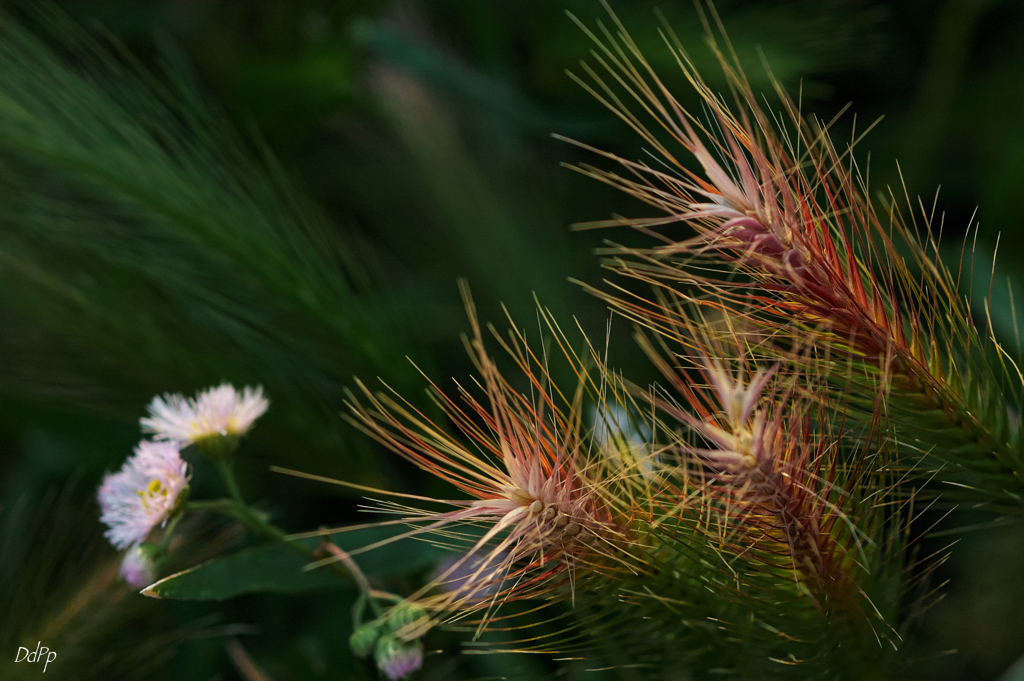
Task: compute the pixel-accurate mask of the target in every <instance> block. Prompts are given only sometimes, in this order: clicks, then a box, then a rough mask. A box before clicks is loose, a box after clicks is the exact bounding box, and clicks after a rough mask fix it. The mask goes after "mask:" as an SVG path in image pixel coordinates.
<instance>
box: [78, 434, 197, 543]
mask: <svg viewBox="0 0 1024 681" xmlns="http://www.w3.org/2000/svg"><path fill="white" fill-rule="evenodd" d="M178 448H179V444H178V443H177V442H150V441H148V440H143V441H142V442H140V443H139V444H138V446H137V447H136V448H135V454H134V455H133V456H132V457H130V458H129V459H128V460H127V461H126V462H125V464H124V466H123V467H122V468H121V470H119V471H118V472H117V473H108V474H107V475H106V477H104V478H103V483H102V484H101V485H100V488H99V491H98V493H97V497H98V499H99V503H100V510H101V511H102V514H101V515H100V520H101V521H103V523H105V524H106V525H107V527H108V528H109V529H108V530H107V531H106V532H104V533H103V536H105V537H106V538H107V539H109V540H110V543H111V544H113V545H114V546H115V547H116V548H119V549H124V548H128V547H129V546H132V545H133V544H139V543H140V542H142V540H144V539H145V538H146V536H147V535H148V534H149V532H150V530H152V529H153V528H154V527H156V525H158V524H161V523H164V522H166V521H167V518H168V517H170V516H171V515H172V513H173V512H174V511H175V510H176V509H177V507H178V504H179V501H183V500H184V498H183V496H182V494H183V492H184V490H185V489H186V488H187V487H188V481H189V477H190V476H189V475H188V465H187V464H186V463H185V462H184V461H182V460H181V455H180V454H179V452H178Z"/></svg>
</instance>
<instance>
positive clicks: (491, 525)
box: [349, 293, 620, 628]
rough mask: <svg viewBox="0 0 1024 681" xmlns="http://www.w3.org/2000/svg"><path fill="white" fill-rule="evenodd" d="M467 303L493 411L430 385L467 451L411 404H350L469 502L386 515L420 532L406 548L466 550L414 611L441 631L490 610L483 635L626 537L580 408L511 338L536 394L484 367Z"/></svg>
mask: <svg viewBox="0 0 1024 681" xmlns="http://www.w3.org/2000/svg"><path fill="white" fill-rule="evenodd" d="M466 297H467V306H468V309H469V312H470V324H471V327H472V336H471V337H470V338H469V339H467V348H468V350H469V353H470V355H471V356H472V358H473V361H474V364H475V366H476V369H477V371H478V375H479V379H480V383H479V384H478V385H479V387H480V388H481V389H482V390H483V392H484V393H485V394H486V400H485V401H480V400H478V398H477V397H475V396H474V394H473V393H471V392H470V391H469V390H467V389H465V388H462V387H461V386H460V388H459V391H460V397H461V401H460V402H457V401H456V400H454V399H452V398H451V397H449V396H447V395H446V394H445V393H444V392H443V391H442V390H441V389H439V388H438V387H437V386H436V385H435V384H433V383H431V390H430V393H431V395H432V397H433V398H434V399H435V401H436V402H437V403H438V405H439V406H440V407H441V408H442V409H443V410H444V413H445V415H446V416H447V417H448V419H450V420H451V422H452V423H454V424H455V426H456V428H457V429H458V431H459V433H460V434H461V436H462V437H463V438H464V440H463V439H456V438H454V437H452V436H450V435H448V434H447V433H446V432H445V431H444V429H443V428H442V427H441V426H440V425H438V424H437V423H435V422H434V421H432V420H431V419H430V418H429V417H428V416H426V415H425V414H424V413H423V412H421V411H419V410H417V409H416V408H415V407H414V406H412V405H411V404H410V403H409V402H407V401H405V400H402V399H401V398H398V397H397V396H393V395H388V394H384V393H376V394H375V393H373V392H371V391H370V390H369V389H368V388H367V387H366V386H364V385H362V384H360V388H361V389H362V392H363V394H362V395H361V396H356V395H354V394H350V396H349V406H350V408H351V410H352V415H351V416H350V417H349V421H350V422H351V423H353V424H354V425H355V426H356V427H357V428H359V429H360V430H362V431H363V432H365V433H366V434H368V435H370V436H371V437H372V438H374V439H375V440H377V441H378V442H379V443H381V444H382V445H384V446H385V447H386V448H388V449H390V450H391V451H393V452H395V453H397V454H399V455H400V456H402V457H404V458H406V459H407V460H409V461H411V462H412V463H414V464H415V465H416V466H418V467H419V468H421V469H423V470H425V471H427V472H428V473H430V474H431V475H434V476H436V477H438V478H440V479H442V480H445V481H447V482H449V483H451V484H452V485H454V486H455V487H456V488H458V489H459V490H460V491H462V492H463V493H465V494H466V495H467V497H468V498H467V499H466V500H435V499H428V498H425V497H417V496H412V495H394V496H398V497H403V498H406V499H413V500H416V501H419V502H434V503H442V504H446V505H449V506H454V507H455V508H454V510H448V511H441V512H433V511H429V510H424V509H420V508H416V507H412V506H407V505H400V504H397V503H393V504H392V503H388V504H385V505H384V507H383V509H382V510H385V511H386V512H389V513H397V514H401V515H402V516H403V517H402V518H401V519H400V520H397V521H390V522H391V523H392V524H408V525H412V526H414V527H415V529H413V530H411V531H408V532H406V533H404V534H403V535H401V536H400V537H411V536H417V535H424V534H425V533H430V534H431V535H433V537H434V538H433V539H429V540H431V541H441V542H446V543H451V544H455V545H457V546H459V547H461V548H460V551H461V552H462V555H461V557H459V558H458V559H456V560H454V561H449V562H447V563H446V565H445V568H444V569H443V570H442V571H441V572H440V574H438V575H437V576H436V579H435V580H434V581H433V582H432V583H431V584H429V585H427V586H426V587H424V588H423V589H421V590H420V591H419V592H417V593H416V594H413V595H411V596H410V597H409V600H410V601H415V602H416V603H417V604H418V605H419V606H420V607H423V608H424V609H425V610H427V611H428V612H429V613H430V614H431V616H432V617H433V618H434V621H437V620H441V619H444V618H456V617H461V616H465V615H466V614H467V613H469V612H472V611H474V610H480V609H484V610H485V611H486V612H485V616H484V619H483V620H482V621H481V624H480V626H481V628H483V627H484V625H485V624H486V621H487V619H488V617H489V616H490V612H491V610H492V608H493V607H494V606H495V605H497V604H501V603H504V602H508V601H512V600H518V599H524V598H536V597H557V596H559V595H568V594H571V592H572V589H573V588H574V583H575V580H576V579H577V578H578V577H580V576H582V575H578V574H577V572H578V571H579V572H583V571H584V570H583V568H597V567H598V565H597V564H598V563H600V562H602V560H603V559H604V557H606V556H608V555H610V547H611V546H612V545H613V543H614V542H616V541H618V538H619V536H620V535H619V532H618V530H617V529H616V527H615V524H614V523H613V520H612V515H611V513H610V511H609V510H608V507H607V505H606V504H605V502H604V501H603V499H602V495H603V492H602V491H601V488H602V485H603V484H604V481H603V480H602V479H600V476H599V474H598V470H599V469H598V467H597V466H595V465H593V464H592V463H590V462H589V461H588V453H589V451H590V448H591V445H590V443H589V436H588V435H587V433H586V432H585V431H584V430H583V429H582V428H581V423H580V419H581V415H580V403H579V399H578V397H577V398H576V399H574V400H572V401H567V400H565V398H563V397H562V396H561V395H560V394H559V393H557V392H556V391H555V390H554V388H553V387H552V386H551V385H550V382H549V376H548V375H547V371H546V369H545V365H544V363H543V361H541V360H540V359H539V358H538V357H537V356H535V355H534V354H533V353H532V352H531V351H530V349H529V347H528V346H527V345H526V344H525V340H524V339H523V338H522V337H521V336H519V335H517V334H515V333H513V334H510V340H509V341H501V343H502V345H503V347H504V348H505V349H506V350H507V351H508V352H509V354H510V355H511V356H512V357H513V359H514V360H515V362H516V364H517V365H518V367H519V368H520V369H521V370H522V371H523V372H524V374H525V376H526V378H527V380H528V382H529V385H530V393H529V394H524V393H522V392H519V391H517V390H516V389H515V388H513V387H512V385H511V384H510V383H509V382H508V381H507V380H506V379H505V378H504V377H503V376H502V375H501V373H499V371H498V369H497V367H496V366H495V364H494V362H493V361H492V360H491V358H490V356H489V355H488V353H487V351H486V349H485V347H484V342H483V334H482V331H481V328H480V325H479V323H478V322H477V320H476V317H475V314H474V312H473V307H472V302H471V301H470V300H469V298H468V293H466ZM499 341H500V339H499ZM372 491H375V492H378V493H380V494H384V495H388V494H389V493H388V492H385V491H381V490H372ZM471 527H475V528H479V529H478V530H477V531H476V532H475V534H474V533H473V532H472V531H467V528H471ZM481 532H482V534H481ZM400 537H396V538H394V539H392V540H390V541H394V540H395V539H398V538H400ZM438 537H440V538H441V539H438ZM372 548H374V546H370V547H364V548H363V549H361V550H360V551H355V552H351V555H356V554H357V553H360V552H361V551H366V550H370V549H372ZM435 587H441V588H440V590H437V589H436V588H435ZM563 587H567V588H563Z"/></svg>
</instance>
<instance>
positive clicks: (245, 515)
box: [185, 459, 365, 591]
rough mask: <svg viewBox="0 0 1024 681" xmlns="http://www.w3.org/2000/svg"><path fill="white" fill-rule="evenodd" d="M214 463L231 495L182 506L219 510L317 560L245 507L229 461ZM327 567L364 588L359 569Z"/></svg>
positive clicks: (309, 551) (271, 524)
mask: <svg viewBox="0 0 1024 681" xmlns="http://www.w3.org/2000/svg"><path fill="white" fill-rule="evenodd" d="M216 463H217V469H218V470H219V471H220V474H221V477H223V478H224V484H225V485H226V486H227V488H228V492H229V493H230V494H231V498H230V499H214V500H211V501H188V502H186V503H185V508H186V509H187V510H202V509H205V510H211V511H217V512H219V513H223V514H225V515H228V516H230V517H232V518H234V519H235V520H238V521H239V522H241V523H242V524H243V525H245V526H246V527H248V528H249V529H250V530H252V531H254V532H256V533H257V534H262V535H265V536H268V537H270V538H271V539H274V540H276V541H279V542H281V543H282V544H285V545H286V546H288V547H290V548H291V549H292V550H294V551H296V552H298V553H301V554H302V555H303V556H305V557H307V558H311V559H313V560H314V561H317V560H321V558H322V557H321V556H320V555H318V554H317V553H316V552H315V551H313V550H312V549H309V548H307V547H305V546H303V545H302V544H300V543H298V542H296V541H293V540H291V539H289V538H288V533H286V532H285V531H284V530H282V529H281V528H279V527H277V526H276V525H274V524H273V523H271V522H270V521H268V520H267V519H266V518H265V517H264V516H263V515H261V514H260V513H257V512H256V511H254V510H252V509H251V508H249V505H248V504H246V503H245V499H244V498H243V497H242V492H241V490H240V489H239V488H238V482H237V481H236V480H235V474H234V472H233V471H232V470H231V466H230V464H228V463H227V461H225V460H224V459H217V460H216ZM327 567H328V568H329V569H330V570H331V571H332V572H334V573H335V574H337V575H339V576H341V577H343V578H344V579H345V580H353V579H354V580H355V581H356V583H357V584H358V585H359V586H360V590H363V591H365V589H364V588H363V581H365V577H363V576H362V573H361V572H360V573H358V574H357V573H356V572H352V573H351V574H349V572H347V571H346V570H345V569H344V568H343V567H342V566H341V565H338V564H337V563H329V564H328V566H327ZM358 569H359V568H358V567H356V570H358Z"/></svg>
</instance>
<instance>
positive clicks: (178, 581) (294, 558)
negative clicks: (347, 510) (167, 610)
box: [142, 527, 448, 601]
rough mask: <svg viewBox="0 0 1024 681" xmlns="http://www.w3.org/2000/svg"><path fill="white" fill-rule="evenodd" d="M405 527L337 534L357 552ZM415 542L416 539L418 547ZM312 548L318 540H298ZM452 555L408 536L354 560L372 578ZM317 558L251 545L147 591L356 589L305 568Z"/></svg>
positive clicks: (326, 572)
mask: <svg viewBox="0 0 1024 681" xmlns="http://www.w3.org/2000/svg"><path fill="white" fill-rule="evenodd" d="M404 530H405V528H395V527H369V528H365V529H360V530H352V531H349V532H345V533H342V534H339V535H336V536H335V538H334V543H335V544H336V545H338V546H339V547H341V548H342V550H344V551H355V550H356V549H358V548H361V547H364V546H369V545H370V544H374V543H376V542H379V541H382V540H385V539H387V538H389V537H393V536H395V535H396V534H399V533H401V532H402V531H404ZM413 542H416V543H415V545H414V544H413ZM295 543H296V544H299V545H301V546H303V547H305V548H307V549H309V550H313V549H315V548H316V547H317V545H318V544H319V543H320V539H318V538H310V539H300V540H297V541H296V542H295ZM447 553H448V551H446V550H445V549H443V548H440V547H436V546H433V545H432V544H426V543H424V542H419V541H417V540H416V539H403V540H399V541H395V542H393V543H391V544H386V545H384V546H382V547H380V548H378V549H374V550H373V551H369V552H367V553H365V554H360V555H358V556H355V557H354V558H353V560H354V561H355V562H356V563H357V564H358V565H359V567H360V569H362V570H363V572H364V573H366V574H367V575H368V576H369V577H371V578H373V577H393V576H398V575H407V574H412V573H415V572H419V571H422V570H425V569H428V568H430V567H432V566H433V565H434V564H436V563H437V561H438V560H440V559H441V558H442V557H443V556H445V555H446V554H447ZM312 562H313V559H312V558H310V557H307V556H304V555H302V554H301V553H299V552H298V551H296V550H295V549H294V548H292V547H289V546H286V545H284V544H278V543H275V544H268V545H264V546H259V547H255V548H250V549H245V550H243V551H239V552H238V553H234V554H232V555H230V556H226V557H224V558H218V559H215V560H212V561H209V562H207V563H203V564H202V565H199V566H196V567H194V568H190V569H188V570H184V571H182V572H179V573H177V574H173V575H171V576H170V577H165V578H164V579H161V580H160V581H158V582H156V583H155V584H152V585H151V586H149V587H148V588H146V589H145V590H143V591H142V594H143V595H144V596H149V597H151V598H173V599H180V600H200V601H221V600H225V599H228V598H234V597H235V596H241V595H243V594H249V593H256V592H274V593H289V594H295V593H305V592H315V591H325V590H329V589H348V588H355V582H354V581H353V580H351V579H346V578H344V577H342V576H340V575H338V574H337V572H335V571H333V570H331V569H327V568H318V569H314V570H307V571H304V570H303V568H304V567H305V566H306V565H309V564H310V563H312Z"/></svg>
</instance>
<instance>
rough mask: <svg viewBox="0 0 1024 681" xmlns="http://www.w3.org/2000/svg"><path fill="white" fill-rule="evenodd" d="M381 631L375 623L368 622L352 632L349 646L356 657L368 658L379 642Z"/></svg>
mask: <svg viewBox="0 0 1024 681" xmlns="http://www.w3.org/2000/svg"><path fill="white" fill-rule="evenodd" d="M379 636H380V631H379V630H378V629H377V627H376V626H375V625H374V623H373V622H367V623H366V624H363V625H361V626H360V627H359V628H358V629H356V630H355V631H353V632H352V635H351V636H349V638H348V645H349V647H351V648H352V652H353V653H354V654H355V656H356V657H366V656H367V655H369V654H370V653H371V652H372V651H373V645H374V644H375V643H376V642H377V638H378V637H379Z"/></svg>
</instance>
